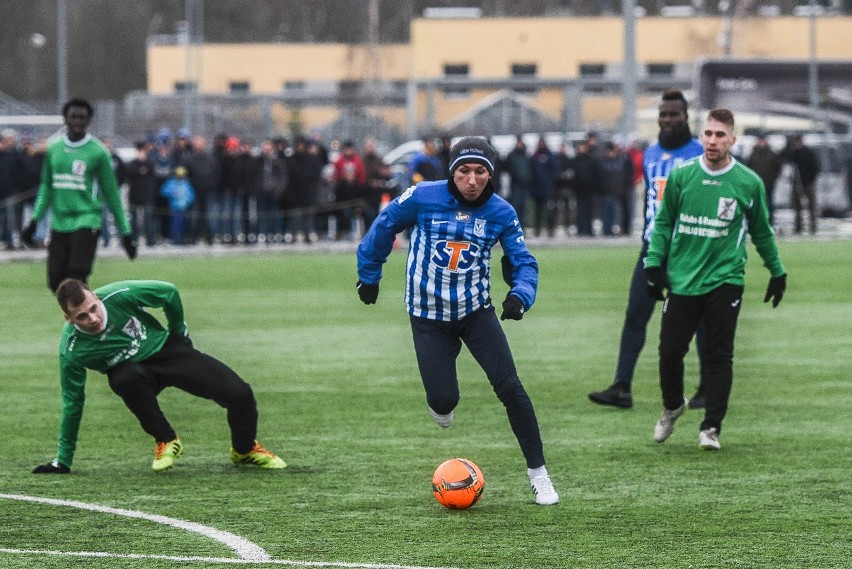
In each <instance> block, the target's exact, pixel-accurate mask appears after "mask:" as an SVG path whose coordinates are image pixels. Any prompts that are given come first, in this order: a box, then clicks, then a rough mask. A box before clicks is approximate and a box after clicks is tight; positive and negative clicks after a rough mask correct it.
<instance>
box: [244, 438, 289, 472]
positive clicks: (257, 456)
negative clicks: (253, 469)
mask: <svg viewBox="0 0 852 569" xmlns="http://www.w3.org/2000/svg"><path fill="white" fill-rule="evenodd" d="M231 462H233V463H234V464H254V465H256V466H259V467H260V468H276V469H280V468H287V463H286V462H284V461H283V460H281V458H280V457H278V456H276V455H274V454H272V453H271V452H269V451H268V450H266V449H265V448H263V446H261V444H260V443H259V442H257V441H254V446H253V447H251V450H250V451H248V452H247V453H245V454H240V453H238V452H237V451H235V450H234V449H233V448H232V449H231Z"/></svg>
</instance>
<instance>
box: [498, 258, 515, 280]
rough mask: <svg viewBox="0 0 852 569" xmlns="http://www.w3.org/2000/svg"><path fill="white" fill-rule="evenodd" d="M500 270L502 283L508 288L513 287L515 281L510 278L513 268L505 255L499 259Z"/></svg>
mask: <svg viewBox="0 0 852 569" xmlns="http://www.w3.org/2000/svg"><path fill="white" fill-rule="evenodd" d="M500 269H501V270H502V271H503V282H505V283H506V284H507V285H509V287H513V286H515V279H514V278H513V277H512V271H513V270H514V269H515V267H513V266H512V261H510V260H509V257H507V256H506V255H503V256H502V257H501V258H500Z"/></svg>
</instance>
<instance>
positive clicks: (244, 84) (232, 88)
mask: <svg viewBox="0 0 852 569" xmlns="http://www.w3.org/2000/svg"><path fill="white" fill-rule="evenodd" d="M250 91H251V86H250V85H249V82H248V81H231V82H230V83H228V92H229V93H230V94H232V95H247V94H248V93H249V92H250Z"/></svg>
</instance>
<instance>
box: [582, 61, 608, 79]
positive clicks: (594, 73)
mask: <svg viewBox="0 0 852 569" xmlns="http://www.w3.org/2000/svg"><path fill="white" fill-rule="evenodd" d="M604 73H606V63H581V64H580V75H581V76H583V77H602V76H603V75H604Z"/></svg>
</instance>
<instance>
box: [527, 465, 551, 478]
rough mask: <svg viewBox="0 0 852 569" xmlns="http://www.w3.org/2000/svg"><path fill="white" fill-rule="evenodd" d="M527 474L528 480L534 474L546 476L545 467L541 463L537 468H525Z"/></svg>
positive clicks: (533, 476) (534, 475)
mask: <svg viewBox="0 0 852 569" xmlns="http://www.w3.org/2000/svg"><path fill="white" fill-rule="evenodd" d="M527 476H529V477H530V480H532V479H533V478H535V477H536V476H547V467H546V466H544V465H542V466H539V467H538V468H527Z"/></svg>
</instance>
